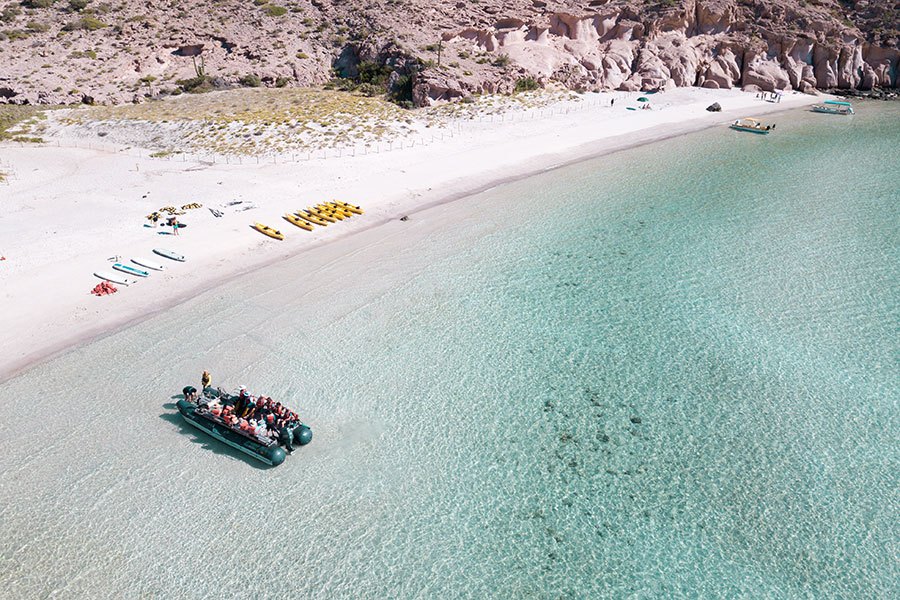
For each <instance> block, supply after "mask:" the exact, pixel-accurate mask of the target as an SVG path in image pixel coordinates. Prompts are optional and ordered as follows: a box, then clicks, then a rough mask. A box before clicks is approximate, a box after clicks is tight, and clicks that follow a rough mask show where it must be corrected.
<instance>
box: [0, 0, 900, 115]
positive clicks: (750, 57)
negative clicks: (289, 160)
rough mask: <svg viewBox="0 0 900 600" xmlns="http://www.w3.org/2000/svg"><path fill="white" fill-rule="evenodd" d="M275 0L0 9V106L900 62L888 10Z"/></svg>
mask: <svg viewBox="0 0 900 600" xmlns="http://www.w3.org/2000/svg"><path fill="white" fill-rule="evenodd" d="M279 1H280V0H270V3H269V4H263V5H261V6H260V5H257V4H255V3H250V2H246V1H244V0H197V2H195V3H194V5H192V7H191V8H190V10H187V9H185V10H184V11H177V10H172V9H171V8H170V7H169V5H168V4H159V3H158V2H157V1H156V0H147V1H144V0H122V1H121V2H120V3H119V4H118V5H117V6H116V12H115V13H106V12H103V11H105V10H107V9H109V8H110V7H109V5H107V4H102V5H101V4H97V5H96V6H95V5H93V4H92V5H91V7H90V10H91V12H90V13H87V12H85V13H78V12H77V11H76V10H75V9H72V8H70V7H69V5H68V4H67V3H65V2H57V3H55V4H53V5H52V6H50V7H49V8H28V9H25V10H21V9H20V8H19V2H18V0H0V15H3V16H2V18H3V20H4V23H2V26H0V32H2V33H0V38H6V39H0V102H17V103H35V102H52V103H72V102H80V101H81V100H82V98H83V97H84V96H89V97H92V98H94V99H95V100H96V101H97V102H100V103H108V102H123V101H141V100H142V99H144V98H154V97H158V96H160V95H165V94H170V93H178V92H180V91H183V90H186V89H189V84H188V83H179V82H180V81H181V82H190V80H192V79H196V78H197V77H198V76H199V75H203V76H206V77H209V78H210V81H211V82H214V83H215V84H216V85H237V84H238V82H240V81H241V80H247V78H246V77H245V76H246V75H255V76H256V77H258V78H260V79H261V80H262V81H263V83H264V84H265V85H293V86H309V85H318V84H322V83H324V82H326V81H328V79H330V78H331V77H332V76H333V69H334V68H337V69H338V70H339V71H340V72H341V73H343V74H344V75H347V76H351V77H356V76H357V75H358V73H359V70H358V69H357V66H358V65H359V64H360V63H374V64H376V65H385V66H387V68H388V69H392V70H394V71H395V72H396V73H397V76H396V77H391V78H390V80H389V81H390V82H391V84H392V85H395V84H397V82H398V81H400V80H403V79H404V78H405V80H406V81H409V80H412V81H413V89H412V100H413V101H414V102H415V103H416V104H419V105H422V104H427V103H430V102H434V101H443V100H447V99H455V98H460V97H463V96H465V95H468V94H471V93H476V92H485V91H503V90H511V89H513V87H514V85H515V82H516V80H517V79H520V78H522V77H532V78H535V79H537V80H538V81H540V82H547V81H549V80H551V79H552V80H555V81H557V82H560V83H562V84H564V85H566V86H569V87H571V88H573V89H586V90H596V89H623V90H631V89H644V90H647V89H658V88H667V87H672V86H691V85H701V86H706V87H718V88H728V87H736V86H744V87H749V88H751V89H752V88H759V89H765V90H770V89H799V90H803V91H812V90H814V88H844V89H871V88H873V87H884V88H889V87H892V88H896V87H897V73H898V62H900V54H898V48H897V43H898V38H900V34H898V31H897V29H898V25H897V23H896V17H895V16H892V15H895V13H894V12H891V11H892V10H894V7H893V6H892V4H893V3H892V2H882V3H878V2H873V1H871V0H870V1H868V2H863V1H861V2H855V3H853V4H852V5H848V4H847V3H846V2H840V1H839V0H816V1H815V2H812V1H809V0H678V1H676V2H673V3H672V4H673V5H672V6H668V4H669V3H664V2H660V1H652V2H651V1H646V2H642V1H639V0H504V1H503V2H499V1H498V0H482V1H481V2H478V3H474V2H462V1H459V0H454V1H451V2H447V1H437V2H433V1H430V0H429V1H426V0H407V1H406V2H404V3H400V2H396V1H394V0H367V2H366V3H359V2H355V1H354V0H349V1H348V0H342V1H341V2H338V1H337V0H292V2H290V3H286V4H285V5H284V6H283V7H282V6H280V5H279V4H278V2H279ZM7 8H9V9H10V10H3V9H7ZM281 9H285V10H281ZM17 11H18V12H17ZM848 19H849V20H848ZM851 22H852V23H855V24H851ZM438 42H439V43H438ZM249 80H252V78H250V79H249Z"/></svg>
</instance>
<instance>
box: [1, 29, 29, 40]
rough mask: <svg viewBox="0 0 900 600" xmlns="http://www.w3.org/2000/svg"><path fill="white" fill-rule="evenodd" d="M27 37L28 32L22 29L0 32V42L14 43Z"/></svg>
mask: <svg viewBox="0 0 900 600" xmlns="http://www.w3.org/2000/svg"><path fill="white" fill-rule="evenodd" d="M27 37H28V32H27V31H25V30H24V29H6V30H4V31H0V40H9V41H11V42H14V41H16V40H24V39H26V38H27Z"/></svg>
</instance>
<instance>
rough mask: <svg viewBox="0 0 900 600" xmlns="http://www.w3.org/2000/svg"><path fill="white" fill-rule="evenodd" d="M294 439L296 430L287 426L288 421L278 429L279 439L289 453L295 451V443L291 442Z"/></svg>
mask: <svg viewBox="0 0 900 600" xmlns="http://www.w3.org/2000/svg"><path fill="white" fill-rule="evenodd" d="M293 439H294V432H293V431H292V430H291V429H290V428H289V427H288V426H287V423H285V424H284V425H282V426H281V429H280V430H279V431H278V441H279V442H281V445H282V446H284V449H285V450H287V453H288V454H293V453H294V445H293V444H292V443H291V442H292V441H293Z"/></svg>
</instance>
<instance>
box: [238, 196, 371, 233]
mask: <svg viewBox="0 0 900 600" xmlns="http://www.w3.org/2000/svg"><path fill="white" fill-rule="evenodd" d="M361 214H363V209H362V208H360V207H358V206H354V205H353V204H347V203H346V202H340V201H337V200H334V201H332V202H322V203H320V204H316V205H315V206H307V207H306V208H304V209H302V210H297V211H294V212H293V213H286V214H285V215H284V217H283V218H284V220H285V221H287V222H288V223H291V224H292V225H295V226H297V227H299V228H300V229H303V230H304V231H313V230H315V226H316V225H318V226H319V227H328V226H329V225H332V224H334V223H337V222H339V221H344V220H346V219H349V218H350V217H354V216H356V215H361ZM251 227H253V229H255V230H257V231H258V232H260V233H262V234H264V235H267V236H269V237H271V238H275V239H276V240H283V239H284V234H283V233H281V232H280V231H278V230H277V229H275V228H274V227H269V226H268V225H263V224H262V223H254V224H253V225H251Z"/></svg>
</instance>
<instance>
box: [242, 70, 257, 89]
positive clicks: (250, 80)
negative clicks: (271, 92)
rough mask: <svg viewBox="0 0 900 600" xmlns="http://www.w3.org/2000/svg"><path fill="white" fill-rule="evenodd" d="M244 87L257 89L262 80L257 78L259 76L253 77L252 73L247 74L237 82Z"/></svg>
mask: <svg viewBox="0 0 900 600" xmlns="http://www.w3.org/2000/svg"><path fill="white" fill-rule="evenodd" d="M238 83H240V84H241V85H242V86H244V87H259V86H261V85H262V80H261V79H260V78H259V75H254V74H253V73H248V74H247V75H244V76H243V77H241V78H240V79H239V80H238Z"/></svg>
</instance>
